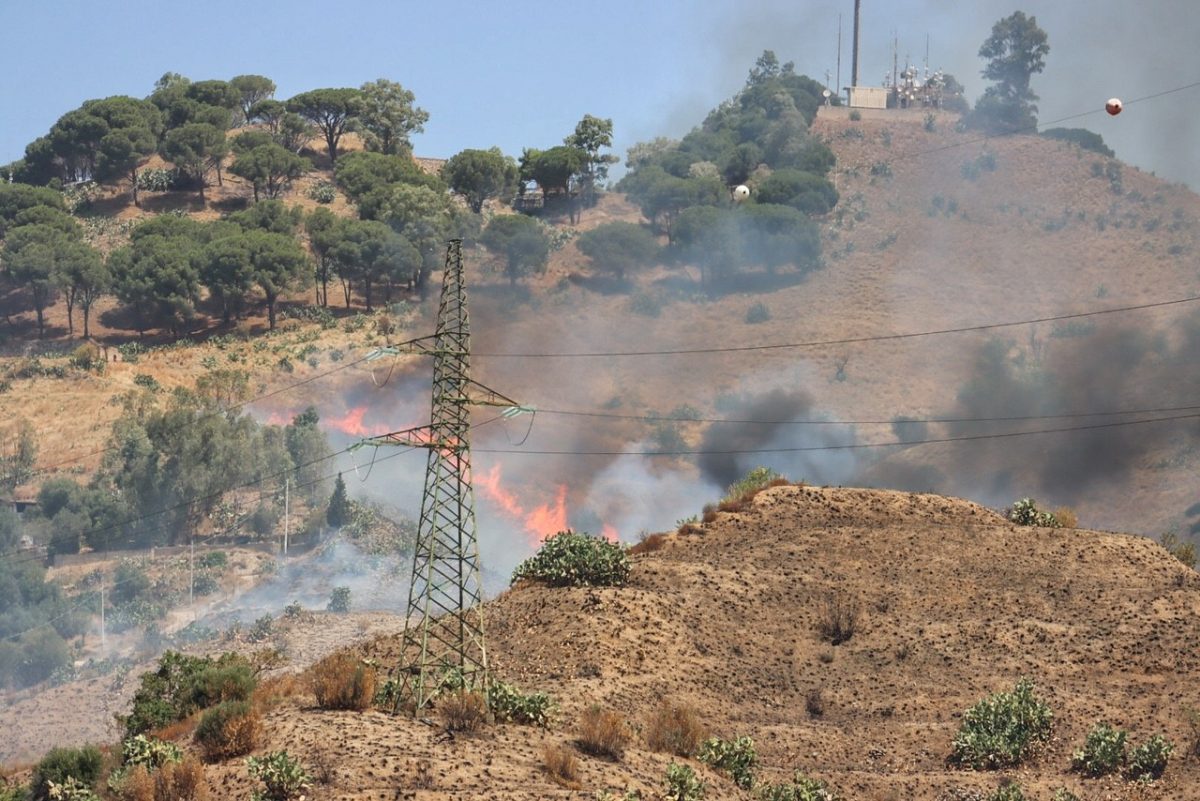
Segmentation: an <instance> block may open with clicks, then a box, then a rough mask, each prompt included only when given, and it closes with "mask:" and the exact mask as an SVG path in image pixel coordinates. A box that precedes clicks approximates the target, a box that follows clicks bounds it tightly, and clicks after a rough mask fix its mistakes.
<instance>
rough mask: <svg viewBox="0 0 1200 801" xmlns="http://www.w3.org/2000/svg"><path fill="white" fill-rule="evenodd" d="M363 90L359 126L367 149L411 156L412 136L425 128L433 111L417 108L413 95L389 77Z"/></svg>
mask: <svg viewBox="0 0 1200 801" xmlns="http://www.w3.org/2000/svg"><path fill="white" fill-rule="evenodd" d="M360 91H361V92H362V94H361V108H360V110H359V112H358V123H359V128H360V130H361V132H362V134H363V138H364V139H365V141H366V145H367V148H368V149H370V150H376V151H378V152H380V153H387V154H389V155H394V154H400V153H408V152H409V150H410V148H411V145H410V143H409V141H408V138H409V136H411V135H412V134H414V133H420V132H421V131H423V130H424V129H425V123H426V122H428V121H429V112H427V111H425V110H424V109H421V108H418V107H417V106H415V105H414V103H415V102H416V96H415V95H414V94H413V93H412V92H410V91H409V90H408V89H405V88H404V87H403V86H401V85H400V84H398V83H396V82H395V81H389V80H387V79H386V78H380V79H379V80H376V81H370V82H368V83H364V84H363V85H362V88H361V90H360Z"/></svg>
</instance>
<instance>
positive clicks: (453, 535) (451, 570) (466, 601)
mask: <svg viewBox="0 0 1200 801" xmlns="http://www.w3.org/2000/svg"><path fill="white" fill-rule="evenodd" d="M470 328H471V326H470V318H469V316H468V314H467V296H466V289H465V286H464V280H463V259H462V240H458V239H453V240H451V241H450V245H449V247H448V248H447V249H446V266H445V272H444V273H443V278H442V295H441V301H440V304H439V306H438V317H437V328H436V333H435V334H434V335H433V336H432V337H426V338H424V339H421V340H415V341H413V342H411V343H408V344H409V345H410V346H411V348H410V351H411V352H421V353H427V354H431V355H432V356H433V403H432V413H431V418H430V423H429V425H428V426H420V427H417V428H411V429H406V430H404V431H397V432H394V433H391V434H386V435H384V436H382V437H376V438H374V439H372V440H367V441H366V443H364V444H375V445H378V444H394V445H407V446H410V447H421V448H426V449H427V450H428V451H429V455H428V458H427V461H426V468H425V490H424V494H423V496H422V499H421V517H420V520H419V522H418V527H417V543H416V549H415V553H414V555H413V570H412V583H411V585H410V587H409V592H408V608H407V614H406V617H405V623H404V640H403V648H402V651H401V662H400V664H399V665H398V666H397V668H396V671H397V674H398V676H397V678H398V679H399V691H400V692H399V695H398V696H397V699H398V700H397V707H398V706H399V704H400V703H401V702H402V701H407V700H409V699H411V700H412V701H413V702H414V709H415V710H419V709H421V708H422V707H424V706H425V705H426V704H427V703H428V702H429V701H430V699H431V698H432V697H433V696H434V695H436V694H437V692H438V690H439V689H440V687H441V685H442V683H443V681H444V680H445V678H446V674H447V672H453V671H457V672H459V673H461V676H462V680H463V683H464V684H465V685H466V686H468V687H474V688H476V689H480V690H483V691H484V692H486V691H487V687H488V672H487V670H488V666H487V647H486V645H485V643H484V627H483V587H482V583H481V581H480V577H479V545H478V540H477V538H476V530H475V502H474V493H473V492H472V490H471V444H470V431H471V421H470V407H471V406H479V405H483V406H504V407H510V408H515V409H520V408H521V407H519V406H518V404H517V403H516V402H515V401H512V400H511V399H509V398H506V397H504V396H503V395H501V394H499V393H498V392H495V391H494V390H491V389H489V388H487V387H485V386H483V385H482V384H479V383H478V382H476V381H472V380H471V377H470V359H471V331H470ZM388 350H389V351H390V352H393V353H398V352H400V351H399V350H397V349H388Z"/></svg>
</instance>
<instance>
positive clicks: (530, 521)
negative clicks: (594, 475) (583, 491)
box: [474, 465, 567, 546]
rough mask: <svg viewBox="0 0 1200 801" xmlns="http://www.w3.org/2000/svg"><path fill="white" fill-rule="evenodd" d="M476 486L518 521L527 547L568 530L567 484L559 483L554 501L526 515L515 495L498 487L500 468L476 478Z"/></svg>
mask: <svg viewBox="0 0 1200 801" xmlns="http://www.w3.org/2000/svg"><path fill="white" fill-rule="evenodd" d="M474 483H475V486H477V487H479V488H480V489H481V490H483V494H484V497H486V498H487V499H488V500H489V501H491V502H492V503H494V504H496V506H498V507H499V508H500V510H501V511H502V512H504V514H506V515H507V516H509V517H511V518H513V519H514V520H518V521H520V523H521V525H522V526H523V527H524V528H525V532H526V533H527V534H528V535H529V540H530V544H532V545H534V546H537V545H541V544H542V543H543V542H545V541H546V538H547V537H551V536H553V535H554V534H557V533H558V532H560V531H565V530H566V529H567V485H566V484H559V485H558V488H557V489H556V490H555V493H554V500H553V501H552V502H550V503H544V504H541V505H540V506H537V507H535V508H534V509H533V510H532V511H529V512H526V511H525V507H524V506H522V505H521V502H520V501H519V500H518V499H517V496H516V495H515V494H513V493H511V492H509V491H508V490H506V489H505V488H504V487H502V486H500V465H494V466H493V467H492V469H491V470H489V471H487V472H486V473H482V474H480V475H478V476H476V477H475V481H474Z"/></svg>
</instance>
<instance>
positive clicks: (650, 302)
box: [629, 292, 662, 317]
mask: <svg viewBox="0 0 1200 801" xmlns="http://www.w3.org/2000/svg"><path fill="white" fill-rule="evenodd" d="M629 310H630V311H631V312H633V313H634V314H640V315H642V316H643V317H657V316H658V315H660V314H662V301H661V300H659V299H658V298H657V297H655V296H654V295H651V294H649V293H647V292H635V293H634V294H633V295H632V296H631V297H630V298H629Z"/></svg>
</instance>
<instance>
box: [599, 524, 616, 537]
mask: <svg viewBox="0 0 1200 801" xmlns="http://www.w3.org/2000/svg"><path fill="white" fill-rule="evenodd" d="M600 534H601V535H602V536H603V537H604V539H606V540H608V541H609V542H620V541H621V537H620V535H618V534H617V530H616V529H615V528H613V527H612V526H610V525H609V524H608V523H605V524H604V527H603V528H601V529H600Z"/></svg>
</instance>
